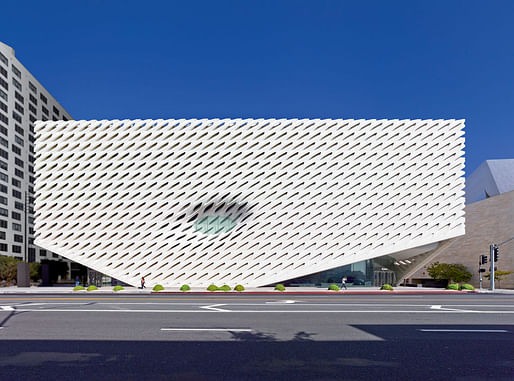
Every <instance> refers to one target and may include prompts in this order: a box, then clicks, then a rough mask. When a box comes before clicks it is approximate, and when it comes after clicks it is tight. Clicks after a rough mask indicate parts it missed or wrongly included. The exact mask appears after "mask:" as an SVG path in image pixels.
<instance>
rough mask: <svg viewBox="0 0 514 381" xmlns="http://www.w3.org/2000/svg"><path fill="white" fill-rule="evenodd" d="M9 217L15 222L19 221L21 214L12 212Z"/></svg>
mask: <svg viewBox="0 0 514 381" xmlns="http://www.w3.org/2000/svg"><path fill="white" fill-rule="evenodd" d="M11 217H12V218H14V219H15V220H18V221H21V213H18V212H15V211H12V212H11Z"/></svg>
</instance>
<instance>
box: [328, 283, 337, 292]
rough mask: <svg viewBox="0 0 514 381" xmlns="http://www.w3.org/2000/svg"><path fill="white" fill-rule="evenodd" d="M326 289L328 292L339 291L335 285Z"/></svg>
mask: <svg viewBox="0 0 514 381" xmlns="http://www.w3.org/2000/svg"><path fill="white" fill-rule="evenodd" d="M328 289H329V290H330V291H339V287H337V285H336V284H331V285H330V286H328Z"/></svg>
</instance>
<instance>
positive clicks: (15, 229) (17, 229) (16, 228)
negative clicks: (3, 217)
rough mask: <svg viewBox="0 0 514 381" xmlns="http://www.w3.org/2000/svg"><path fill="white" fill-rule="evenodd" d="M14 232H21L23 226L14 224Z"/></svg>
mask: <svg viewBox="0 0 514 381" xmlns="http://www.w3.org/2000/svg"><path fill="white" fill-rule="evenodd" d="M12 230H14V231H16V232H21V224H17V223H16V222H13V223H12Z"/></svg>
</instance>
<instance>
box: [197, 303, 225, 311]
mask: <svg viewBox="0 0 514 381" xmlns="http://www.w3.org/2000/svg"><path fill="white" fill-rule="evenodd" d="M219 306H226V304H213V305H211V306H202V307H200V308H203V309H205V310H210V311H217V312H230V311H229V310H224V309H222V308H216V307H219Z"/></svg>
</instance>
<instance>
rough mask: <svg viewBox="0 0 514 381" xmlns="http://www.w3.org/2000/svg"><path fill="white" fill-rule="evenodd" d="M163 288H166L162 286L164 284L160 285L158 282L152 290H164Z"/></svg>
mask: <svg viewBox="0 0 514 381" xmlns="http://www.w3.org/2000/svg"><path fill="white" fill-rule="evenodd" d="M162 290H164V287H162V285H160V284H156V285H155V286H153V288H152V291H162Z"/></svg>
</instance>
